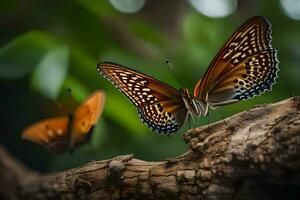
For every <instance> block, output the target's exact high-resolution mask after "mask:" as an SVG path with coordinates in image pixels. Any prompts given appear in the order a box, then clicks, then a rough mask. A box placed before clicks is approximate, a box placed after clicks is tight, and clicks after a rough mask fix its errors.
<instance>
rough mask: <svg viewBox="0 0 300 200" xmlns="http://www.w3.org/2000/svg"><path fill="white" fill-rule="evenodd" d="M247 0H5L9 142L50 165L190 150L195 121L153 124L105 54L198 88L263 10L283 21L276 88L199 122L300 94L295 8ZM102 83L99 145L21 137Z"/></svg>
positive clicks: (1, 24)
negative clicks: (120, 7)
mask: <svg viewBox="0 0 300 200" xmlns="http://www.w3.org/2000/svg"><path fill="white" fill-rule="evenodd" d="M271 2H272V3H271ZM238 3H239V4H238V8H237V10H236V11H235V12H234V13H233V14H231V15H230V16H227V17H224V18H209V17H206V16H204V15H202V14H201V13H199V12H197V11H196V10H195V9H194V8H193V7H192V6H191V5H190V4H189V3H188V2H187V1H169V0H168V1H154V0H153V1H151V2H149V1H148V2H147V3H146V4H145V6H144V8H142V10H140V11H139V12H137V13H135V14H125V13H121V12H119V11H117V10H115V9H114V8H113V7H112V6H111V4H110V3H109V2H108V1H96V0H87V1H85V0H73V1H72V0H63V1H46V0H39V1H37V0H36V1H34V0H22V1H21V0H20V1H13V0H9V1H7V0H2V1H0V36H1V37H0V45H1V49H0V92H1V98H0V111H1V126H0V141H1V143H2V144H4V145H5V146H6V147H7V148H8V149H9V150H10V151H11V152H12V154H13V155H15V156H17V157H18V158H19V159H20V160H21V161H23V162H24V163H25V164H26V165H28V166H30V167H32V168H34V169H37V170H40V171H54V170H61V169H67V168H71V167H75V166H79V165H81V164H84V163H86V162H88V161H90V160H100V159H105V158H111V157H113V156H117V155H122V154H131V153H133V154H134V155H135V157H137V158H139V159H144V160H148V161H156V160H160V159H164V158H168V157H172V156H176V155H179V154H181V153H183V152H184V151H185V150H186V149H187V145H186V144H185V143H184V142H183V141H182V139H181V138H182V134H183V133H184V132H185V131H186V130H187V129H188V128H189V127H188V123H186V124H185V126H184V127H183V128H182V129H180V131H178V132H177V133H176V134H174V135H173V136H172V137H170V138H168V137H165V136H160V135H156V134H153V133H152V132H151V131H150V130H149V129H148V128H147V127H146V125H144V124H142V123H141V122H140V120H139V118H138V115H137V113H136V110H135V108H134V106H133V105H132V104H131V103H130V101H128V99H127V98H126V97H125V96H124V95H122V94H121V93H120V92H119V91H118V90H117V89H115V88H114V87H113V86H112V84H110V83H109V82H107V81H106V80H105V79H103V77H101V76H100V75H99V74H98V72H97V71H96V69H95V68H96V64H97V63H98V62H101V61H104V60H106V61H112V62H117V63H120V64H123V65H126V66H130V67H131V68H133V69H136V70H138V71H140V72H143V73H146V74H148V75H151V76H154V77H156V78H157V79H159V80H161V81H163V82H166V83H168V84H171V85H173V86H174V87H177V88H178V87H180V84H179V83H178V81H179V82H180V83H181V84H182V85H183V86H185V87H188V88H189V89H190V91H192V90H193V87H194V85H195V84H196V82H197V81H198V80H199V79H200V78H201V76H202V74H203V73H204V71H205V70H206V68H207V66H208V64H209V63H210V61H211V60H212V59H213V57H214V56H215V55H216V53H217V51H218V50H219V49H220V48H221V47H222V45H223V44H224V42H225V41H226V40H227V39H228V37H229V36H230V35H231V34H232V33H233V32H234V31H235V30H236V28H237V27H238V26H239V25H240V24H241V23H243V22H244V21H246V20H247V19H248V18H250V17H252V16H254V15H263V16H265V17H266V18H268V19H269V21H270V22H271V23H272V25H273V46H274V48H276V49H277V50H278V57H279V60H280V72H279V78H278V79H277V84H276V85H274V86H273V91H272V92H267V93H265V94H263V95H261V96H259V97H255V98H254V99H251V100H248V101H245V102H240V103H236V104H233V105H230V106H225V107H222V108H220V109H218V110H213V111H212V112H211V114H210V116H209V117H202V118H200V119H198V120H197V124H196V126H198V125H203V124H207V123H212V122H213V121H216V120H218V119H220V118H221V115H222V116H224V117H226V116H231V115H233V114H234V113H237V112H240V111H243V110H247V109H249V108H251V107H252V106H254V105H257V104H265V103H270V102H276V101H279V100H282V99H285V98H287V97H291V96H293V95H297V94H299V88H300V86H299V84H300V67H299V61H300V50H299V46H300V34H299V33H300V26H299V25H300V22H299V21H296V20H293V19H290V18H289V17H287V16H286V15H285V14H284V12H283V10H282V8H281V7H280V4H279V2H278V1H269V0H263V1H238ZM166 58H168V59H170V60H171V62H172V64H173V65H174V69H175V70H174V72H175V74H176V76H177V79H178V81H177V80H176V78H175V77H174V75H173V73H172V72H171V71H170V69H169V68H168V66H167V65H166V64H165V63H164V60H165V59H166ZM67 88H71V89H72V91H73V99H72V98H70V97H68V94H67V92H66V89H67ZM95 89H102V90H105V91H106V93H107V101H106V106H105V109H104V114H103V116H102V117H101V118H100V120H99V122H98V124H97V127H96V129H95V132H94V134H93V136H92V140H91V143H90V145H88V144H85V145H83V146H81V147H80V148H78V149H76V150H75V151H74V152H73V153H69V152H66V153H63V154H54V153H51V152H48V151H47V150H46V149H44V148H43V147H40V146H38V145H35V144H32V143H29V142H26V141H23V140H21V137H20V135H21V133H22V130H23V129H24V128H25V127H26V126H27V125H29V124H31V123H33V122H36V121H38V120H40V119H43V118H47V117H53V116H58V115H67V113H68V110H70V109H71V108H73V107H74V105H75V104H74V102H77V103H80V102H82V101H83V100H84V99H85V98H86V96H87V95H88V94H89V93H91V92H92V91H93V90H95ZM55 102H57V103H60V104H62V105H63V106H64V108H63V109H59V107H58V106H57V104H56V103H55Z"/></svg>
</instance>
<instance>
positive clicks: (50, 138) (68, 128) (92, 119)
mask: <svg viewBox="0 0 300 200" xmlns="http://www.w3.org/2000/svg"><path fill="white" fill-rule="evenodd" d="M104 101H105V93H104V92H102V91H96V92H94V93H93V94H91V95H90V96H89V97H88V98H87V100H86V101H85V102H84V103H83V104H81V105H80V106H79V107H78V108H77V110H76V111H75V114H74V115H72V114H70V115H69V116H68V117H55V118H50V119H45V120H42V121H39V122H37V123H35V124H33V125H31V126H29V127H27V128H26V129H25V130H24V131H23V133H22V138H24V139H26V140H29V141H31V142H34V143H37V144H40V145H43V146H45V147H47V148H48V149H50V150H52V151H54V152H57V153H58V152H63V151H66V150H71V149H73V148H74V147H75V146H76V145H78V144H80V143H83V142H84V141H86V140H87V139H88V138H89V136H90V133H91V131H92V129H93V126H94V125H95V124H96V122H97V121H98V119H99V117H100V115H101V113H102V111H103V108H104Z"/></svg>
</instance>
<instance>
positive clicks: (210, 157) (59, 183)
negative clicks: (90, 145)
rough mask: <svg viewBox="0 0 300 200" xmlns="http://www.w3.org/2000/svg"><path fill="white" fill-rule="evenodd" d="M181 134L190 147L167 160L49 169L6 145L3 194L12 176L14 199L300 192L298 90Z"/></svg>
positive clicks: (1, 160)
mask: <svg viewBox="0 0 300 200" xmlns="http://www.w3.org/2000/svg"><path fill="white" fill-rule="evenodd" d="M183 137H184V140H185V141H186V143H187V144H188V145H189V147H190V148H191V150H189V151H188V152H186V153H185V154H183V155H180V156H178V157H175V158H172V159H167V160H165V161H161V162H146V161H142V160H138V159H135V158H134V157H133V155H125V156H119V157H115V158H112V159H109V160H103V161H94V162H90V163H88V164H86V165H84V166H81V167H78V168H75V169H71V170H67V171H63V172H59V173H52V174H48V175H40V174H37V173H35V172H32V171H29V170H28V169H25V168H24V167H23V166H22V165H21V164H20V163H17V162H16V161H14V160H13V158H11V156H10V155H8V154H7V153H6V152H5V150H4V149H3V148H0V174H1V177H2V175H4V174H10V176H9V178H4V179H2V178H1V180H0V194H3V195H4V193H3V191H4V190H3V186H4V185H5V184H6V183H8V182H9V180H10V182H13V181H11V180H15V182H17V184H16V185H17V186H16V187H14V188H12V190H14V193H13V194H18V195H17V197H16V196H15V198H16V199H17V198H19V199H59V198H60V199H86V198H87V199H222V200H223V199H258V198H259V199H274V195H278V191H279V189H280V188H286V187H283V186H287V185H288V186H292V187H295V189H298V191H299V188H300V178H299V171H300V97H295V98H290V99H287V100H284V101H281V102H278V103H275V104H270V105H263V106H258V107H255V108H253V109H251V110H249V111H245V112H242V113H239V114H237V115H235V116H233V117H230V118H228V119H226V120H225V121H219V122H216V123H214V124H211V125H209V126H204V127H200V128H196V129H192V130H189V131H188V132H187V133H185V134H184V136H183ZM18 168H19V169H18ZM274 188H276V189H278V190H276V191H275V190H274ZM19 189H21V190H19ZM17 191H20V192H17ZM11 192H12V191H10V193H11ZM298 193H299V192H298ZM8 194H9V192H8ZM297 195H298V197H299V194H297ZM0 197H1V195H0ZM5 197H7V194H6V196H5Z"/></svg>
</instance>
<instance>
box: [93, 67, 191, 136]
mask: <svg viewBox="0 0 300 200" xmlns="http://www.w3.org/2000/svg"><path fill="white" fill-rule="evenodd" d="M97 70H98V71H99V72H100V73H101V74H102V75H103V76H104V77H105V78H107V79H108V80H109V81H110V82H112V83H113V84H114V85H115V86H116V87H117V88H118V89H119V90H120V91H121V92H122V93H124V94H125V95H126V96H127V97H128V98H129V99H130V101H131V102H132V103H133V104H134V105H135V106H136V108H137V110H138V113H139V115H140V118H141V119H142V121H143V122H144V123H146V124H147V125H148V127H149V128H151V129H152V130H153V131H154V132H158V133H165V134H170V133H173V132H176V131H177V130H178V129H179V128H180V127H181V126H182V124H183V123H184V121H185V118H186V114H187V110H186V108H185V106H184V103H183V101H182V98H181V97H180V95H179V92H178V90H177V89H175V88H173V87H171V86H169V85H167V84H164V83H162V82H160V81H158V80H156V79H154V78H152V77H149V76H146V75H144V74H142V73H139V72H137V71H134V70H131V69H128V68H126V67H124V66H121V65H118V64H114V63H110V62H103V63H100V64H98V65H97Z"/></svg>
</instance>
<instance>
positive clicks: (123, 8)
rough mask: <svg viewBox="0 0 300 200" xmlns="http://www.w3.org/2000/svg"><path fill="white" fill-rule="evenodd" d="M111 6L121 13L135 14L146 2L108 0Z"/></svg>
mask: <svg viewBox="0 0 300 200" xmlns="http://www.w3.org/2000/svg"><path fill="white" fill-rule="evenodd" d="M109 1H110V3H111V5H112V6H113V7H114V8H115V9H116V10H118V11H120V12H123V13H135V12H137V11H139V10H140V9H142V7H143V6H144V4H145V1H146V0H109Z"/></svg>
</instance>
